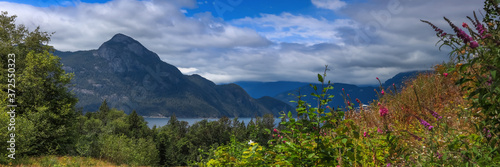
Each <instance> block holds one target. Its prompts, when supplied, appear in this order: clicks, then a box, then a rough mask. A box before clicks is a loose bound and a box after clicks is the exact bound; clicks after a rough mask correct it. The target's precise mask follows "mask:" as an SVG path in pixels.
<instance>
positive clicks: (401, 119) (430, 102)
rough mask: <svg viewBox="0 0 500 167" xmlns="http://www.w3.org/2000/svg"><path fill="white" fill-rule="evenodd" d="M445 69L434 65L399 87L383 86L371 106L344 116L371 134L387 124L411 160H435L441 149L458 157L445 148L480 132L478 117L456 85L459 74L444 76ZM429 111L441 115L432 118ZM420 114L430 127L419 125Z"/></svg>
mask: <svg viewBox="0 0 500 167" xmlns="http://www.w3.org/2000/svg"><path fill="white" fill-rule="evenodd" d="M444 71H445V67H444V66H443V65H437V66H436V67H435V73H431V74H420V75H418V76H417V77H415V78H414V79H412V80H409V81H407V82H406V83H405V84H404V86H403V87H402V88H399V89H401V90H396V88H394V87H391V88H384V92H385V94H384V95H381V94H379V96H381V97H380V98H379V100H376V101H374V102H373V103H371V105H370V106H372V107H371V108H369V109H366V110H362V112H360V113H355V112H351V113H350V114H347V118H350V119H352V120H354V121H355V122H356V124H357V125H359V126H360V127H361V129H363V131H366V132H368V133H372V134H374V133H375V134H379V133H380V131H378V129H384V128H386V127H385V126H386V125H387V128H388V129H389V130H390V131H392V133H393V134H394V135H398V136H402V138H401V140H400V141H399V142H398V143H399V144H400V145H402V146H404V147H406V148H408V149H409V150H408V151H409V152H408V153H410V154H409V157H410V158H409V159H410V160H413V162H419V161H417V160H421V159H427V160H425V161H427V162H428V161H431V160H430V159H433V160H432V161H436V160H434V159H440V158H441V156H440V155H442V152H446V154H447V157H446V158H448V159H450V158H451V159H453V158H461V157H457V156H454V155H456V154H459V153H458V152H456V151H455V152H454V151H450V150H449V149H448V148H449V147H450V144H449V143H451V142H454V141H459V140H460V141H464V140H463V138H464V137H466V136H469V135H472V134H478V133H480V132H477V130H476V127H475V125H476V124H477V122H478V121H479V120H480V119H478V118H477V117H475V116H474V114H473V113H476V112H477V111H471V110H470V109H469V108H470V101H468V100H467V99H466V98H465V97H466V96H465V94H466V93H467V92H465V91H463V90H461V89H460V86H458V85H455V82H456V80H457V79H458V77H459V75H458V74H457V73H453V74H447V75H446V76H445V75H444ZM378 91H379V92H381V91H380V90H378ZM379 105H381V106H385V107H386V108H387V109H388V113H389V114H388V116H386V117H382V116H380V113H379V108H380V107H379ZM432 112H435V113H437V114H438V115H439V116H441V117H442V118H440V119H437V118H435V117H434V116H433V115H432ZM419 118H420V119H423V120H425V121H426V122H428V123H429V124H430V125H432V126H433V129H432V130H429V129H428V128H427V127H425V126H424V125H422V124H421V121H420V119H419ZM382 133H383V132H382ZM467 140H470V139H467ZM467 142H469V141H467ZM399 157H400V158H401V156H399ZM402 161H406V160H402ZM425 161H424V162H425ZM406 162H407V161H406ZM420 162H422V161H420ZM421 165H423V164H421ZM417 166H418V164H417Z"/></svg>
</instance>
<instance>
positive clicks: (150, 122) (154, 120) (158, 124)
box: [144, 118, 281, 128]
mask: <svg viewBox="0 0 500 167" xmlns="http://www.w3.org/2000/svg"><path fill="white" fill-rule="evenodd" d="M204 119H206V120H208V121H218V120H219V118H177V120H179V121H186V122H188V125H190V126H191V125H193V124H194V123H196V122H198V121H201V120H204ZM233 119H234V118H229V120H231V121H232V120H233ZM251 119H252V118H238V121H239V122H241V121H245V125H248V123H249V122H250V120H251ZM144 120H145V121H146V122H148V126H149V127H150V128H152V127H153V126H154V125H156V127H161V126H164V125H166V124H167V123H168V120H170V118H144ZM254 121H255V119H254ZM280 122H281V120H280V119H279V118H274V126H278V124H279V123H280Z"/></svg>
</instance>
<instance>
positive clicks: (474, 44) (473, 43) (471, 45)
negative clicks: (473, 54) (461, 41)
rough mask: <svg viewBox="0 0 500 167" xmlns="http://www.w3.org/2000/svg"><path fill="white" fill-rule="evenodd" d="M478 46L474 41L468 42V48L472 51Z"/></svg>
mask: <svg viewBox="0 0 500 167" xmlns="http://www.w3.org/2000/svg"><path fill="white" fill-rule="evenodd" d="M478 46H479V44H477V42H476V41H472V42H470V47H471V48H472V49H474V48H477V47H478Z"/></svg>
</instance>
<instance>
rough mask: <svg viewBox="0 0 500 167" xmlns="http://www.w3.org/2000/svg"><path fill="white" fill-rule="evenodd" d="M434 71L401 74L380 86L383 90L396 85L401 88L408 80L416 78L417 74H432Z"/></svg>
mask: <svg viewBox="0 0 500 167" xmlns="http://www.w3.org/2000/svg"><path fill="white" fill-rule="evenodd" d="M432 72H434V71H432V70H423V71H408V72H401V73H398V74H396V75H395V76H394V77H392V78H390V79H388V80H387V81H385V82H384V84H382V85H383V86H384V87H385V88H388V87H391V86H392V84H394V85H396V86H397V87H401V86H402V85H403V84H404V82H405V81H406V80H408V79H411V78H413V77H416V76H418V75H419V74H425V73H432Z"/></svg>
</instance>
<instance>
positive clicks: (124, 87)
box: [55, 34, 291, 117]
mask: <svg viewBox="0 0 500 167" xmlns="http://www.w3.org/2000/svg"><path fill="white" fill-rule="evenodd" d="M55 55H57V56H60V57H61V58H62V60H61V62H62V63H63V64H64V67H63V68H64V69H65V70H66V72H70V73H74V74H75V77H74V79H73V83H74V87H71V89H72V91H73V92H74V93H75V94H76V95H77V97H78V98H79V102H78V104H77V107H82V108H83V110H84V111H96V110H97V109H98V107H99V106H100V104H101V102H102V101H103V100H105V99H106V100H107V102H108V104H109V106H110V107H113V108H117V109H120V110H124V111H125V112H126V113H130V112H131V111H132V110H137V112H138V113H139V114H140V115H143V116H170V115H172V114H174V113H175V114H176V115H177V116H178V117H220V116H230V117H250V116H255V115H259V116H261V115H263V114H265V113H271V114H274V115H277V114H278V112H276V111H277V108H279V109H283V108H288V109H289V110H290V109H291V107H290V106H288V105H287V104H285V103H281V102H279V101H276V100H274V101H272V102H268V101H265V100H264V102H263V101H262V100H259V101H258V100H256V99H253V98H252V97H250V96H249V95H248V94H247V93H246V92H245V90H243V89H242V88H241V87H239V86H237V85H235V84H228V85H216V84H214V83H213V82H211V81H209V80H207V79H205V78H203V77H201V76H199V75H191V76H186V75H183V74H182V73H181V72H180V71H179V70H178V69H177V68H176V67H175V66H173V65H170V64H168V63H165V62H163V61H162V60H161V59H160V58H159V57H158V55H157V54H156V53H154V52H152V51H150V50H148V49H147V48H145V47H144V46H143V45H142V44H140V43H139V42H138V41H136V40H134V39H132V38H130V37H128V36H126V35H123V34H116V35H115V36H113V38H112V39H110V40H109V41H107V42H105V43H103V44H102V45H101V46H100V47H99V49H97V50H89V51H78V52H59V51H56V52H55ZM268 103H272V104H273V105H268ZM264 104H266V105H264ZM266 106H267V107H266ZM271 106H272V107H271ZM275 107H276V108H275Z"/></svg>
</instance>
